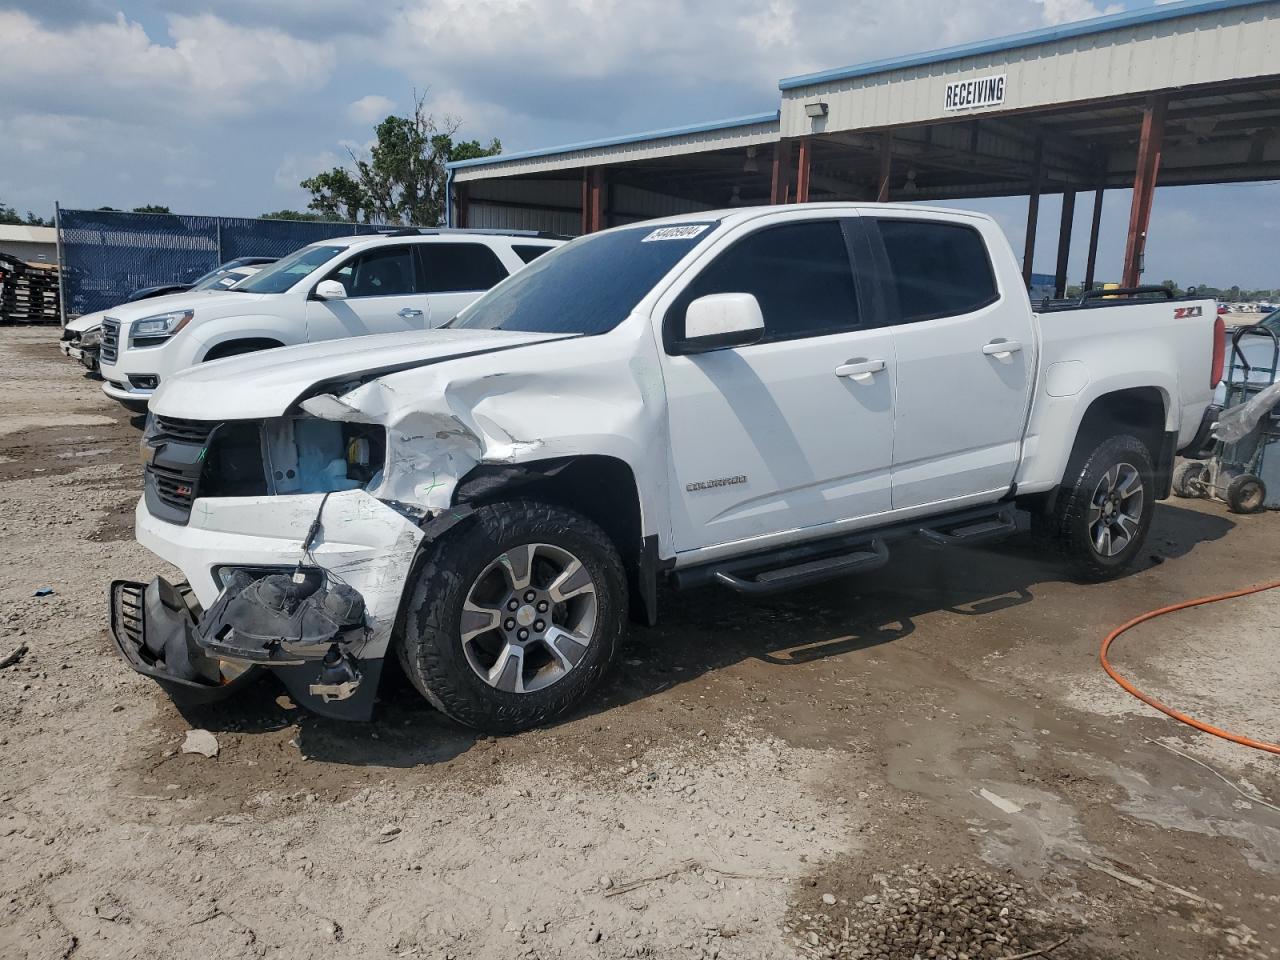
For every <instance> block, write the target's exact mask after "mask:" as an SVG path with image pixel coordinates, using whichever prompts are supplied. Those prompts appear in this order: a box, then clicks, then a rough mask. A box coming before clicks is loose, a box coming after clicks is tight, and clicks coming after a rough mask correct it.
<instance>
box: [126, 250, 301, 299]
mask: <svg viewBox="0 0 1280 960" xmlns="http://www.w3.org/2000/svg"><path fill="white" fill-rule="evenodd" d="M277 259H278V258H277V257H238V258H237V259H235V260H228V261H227V262H226V263H224V264H222V265H221V266H217V267H214V268H213V269H212V270H210V271H209V272H208V273H206V274H202V275H201V276H199V277H196V279H194V280H192V281H191V282H190V283H161V284H157V285H156V286H154V287H139V288H138V289H137V290H135V291H133V293H131V294H129V296H127V297H125V298H124V300H123V301H122V302H123V303H133V302H134V301H135V300H150V299H152V298H154V297H167V296H168V295H169V294H171V293H182V292H183V291H185V290H206V289H208V288H209V287H210V286H211V285H212V284H214V283H216V282H217V281H218V280H220V279H223V278H225V277H226V276H227V275H228V274H230V273H231V271H232V270H235V269H236V268H237V267H263V266H265V265H266V264H268V263H275V262H276V260H277ZM243 279H244V278H243V277H238V278H237V280H243ZM235 282H236V280H232V281H231V283H235ZM231 283H225V284H222V286H223V287H224V288H225V287H229V286H231Z"/></svg>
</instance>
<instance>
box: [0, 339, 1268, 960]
mask: <svg viewBox="0 0 1280 960" xmlns="http://www.w3.org/2000/svg"><path fill="white" fill-rule="evenodd" d="M56 337H57V331H56V330H51V329H47V328H46V329H21V328H17V329H0V370H3V372H4V376H3V377H0V410H3V411H4V414H3V417H0V657H3V656H4V655H6V654H8V653H10V652H11V651H13V650H15V649H17V648H19V647H20V646H23V645H25V646H26V647H28V648H29V649H28V650H27V652H26V654H25V655H24V656H23V657H22V659H21V660H20V661H19V662H18V663H17V664H16V665H13V666H8V667H6V668H4V669H0V863H3V867H2V868H0V895H2V897H3V902H2V903H0V957H4V958H19V957H32V958H50V957H54V958H56V957H105V958H126V957H157V956H166V957H191V958H206V957H212V956H217V957H221V958H226V960H232V958H239V957H271V958H309V957H318V956H324V957H329V958H334V960H340V958H348V957H350V958H360V960H369V958H377V957H431V958H449V957H451V958H457V960H462V958H511V957H541V958H578V957H588V958H591V957H599V958H621V957H660V958H666V957H721V958H765V957H770V958H772V957H792V956H794V957H806V958H808V957H823V956H838V957H875V958H889V960H897V958H912V957H915V956H917V955H918V956H921V957H947V956H951V957H966V956H967V957H970V958H971V960H978V958H991V957H1014V956H1019V955H1021V956H1029V955H1032V954H1034V952H1035V951H1045V950H1046V949H1047V948H1050V947H1053V949H1052V950H1051V951H1049V952H1042V953H1040V954H1038V955H1040V956H1049V957H1050V958H1051V960H1082V958H1108V960H1110V958H1162V960H1167V958H1196V960H1199V958H1217V957H1221V958H1229V960H1251V958H1268V957H1276V956H1280V931H1278V930H1277V924H1278V923H1280V806H1275V805H1274V804H1280V758H1277V757H1274V756H1269V755H1266V754H1263V753H1260V752H1256V751H1251V750H1248V749H1245V748H1243V747H1236V746H1234V745H1231V744H1228V743H1225V742H1223V741H1219V740H1215V739H1213V738H1211V737H1208V736H1205V735H1201V734H1198V733H1195V732H1194V731H1192V730H1191V729H1190V728H1187V727H1185V726H1182V725H1180V724H1177V723H1175V722H1173V721H1171V720H1168V719H1166V718H1165V717H1163V716H1161V715H1159V714H1157V713H1155V712H1154V711H1151V710H1150V709H1148V708H1147V707H1145V706H1144V705H1143V704H1141V703H1139V702H1138V701H1137V700H1135V699H1133V698H1131V697H1129V696H1127V695H1126V694H1124V693H1123V692H1122V691H1121V690H1120V689H1119V688H1118V687H1117V686H1115V685H1114V684H1113V683H1112V682H1111V681H1110V680H1109V679H1108V678H1107V677H1106V676H1105V675H1104V674H1103V673H1102V672H1101V670H1100V669H1099V668H1098V664H1097V649H1098V643H1099V641H1100V638H1101V637H1102V635H1103V634H1105V632H1106V631H1107V629H1108V628H1110V627H1111V626H1113V625H1115V624H1117V623H1119V622H1121V621H1123V620H1125V619H1127V618H1129V617H1131V616H1133V615H1135V614H1137V613H1139V612H1142V611H1144V610H1147V609H1149V608H1152V607H1155V606H1158V605H1163V604H1166V603H1169V602H1172V601H1175V600H1178V599H1183V598H1187V597H1193V596H1199V595H1202V594H1207V593H1213V592H1218V591H1222V590H1227V589H1230V588H1235V587H1238V586H1242V585H1246V584H1251V583H1255V582H1259V581H1262V580H1265V579H1274V578H1276V577H1277V576H1278V575H1280V563H1278V562H1277V553H1276V544H1277V535H1278V534H1280V516H1276V515H1274V514H1269V515H1263V516H1255V517H1237V516H1232V515H1230V514H1228V513H1227V512H1226V509H1225V507H1223V506H1222V505H1221V504H1216V503H1201V502H1196V503H1190V502H1187V501H1172V502H1169V503H1166V504H1163V505H1161V506H1160V508H1159V510H1158V512H1157V515H1156V519H1155V525H1154V528H1153V535H1152V538H1151V540H1150V542H1149V554H1150V556H1149V559H1148V560H1147V561H1145V562H1144V563H1143V565H1142V569H1140V570H1139V571H1138V572H1136V573H1134V574H1132V575H1131V576H1128V577H1126V578H1124V579H1122V580H1119V581H1117V582H1115V583H1111V584H1107V585H1103V586H1081V585H1076V584H1073V583H1070V582H1067V581H1066V580H1064V579H1063V577H1062V574H1061V572H1060V570H1059V569H1058V567H1056V566H1055V565H1054V564H1053V563H1052V562H1051V561H1049V559H1048V558H1045V557H1043V556H1041V555H1040V554H1039V553H1037V551H1036V549H1035V548H1034V546H1033V545H1032V544H1031V542H1030V540H1029V539H1027V538H1025V537H1017V538H1014V539H1012V540H1010V541H1007V542H1005V543H1003V544H998V545H995V546H993V547H992V548H990V549H989V550H981V551H979V550H967V551H940V552H938V551H931V550H930V549H928V548H927V547H925V546H923V545H921V546H919V547H914V546H908V547H904V548H903V549H902V550H900V551H899V552H898V554H897V556H896V558H895V561H894V562H893V563H891V564H890V565H889V566H888V567H887V568H885V569H883V570H881V571H877V572H876V573H874V574H870V575H867V576H863V577H860V578H857V579H850V580H847V581H841V582H835V583H832V584H828V585H826V586H823V587H819V588H813V589H809V590H806V591H803V592H800V593H796V594H793V595H790V596H785V597H783V598H781V599H775V600H770V601H768V602H757V603H748V602H744V601H743V600H741V599H738V598H736V597H734V596H732V595H728V594H725V593H720V592H702V593H690V594H685V595H678V596H672V597H667V598H664V599H665V606H664V617H663V622H662V624H661V625H660V626H659V627H658V628H656V629H652V630H639V629H635V630H633V631H632V633H631V637H630V640H629V642H628V644H627V646H626V648H625V650H624V651H623V656H622V658H621V660H620V662H619V663H618V665H617V668H616V669H615V670H614V671H613V673H612V674H611V676H610V678H609V680H608V681H607V683H606V684H605V686H604V688H603V689H602V690H601V691H600V692H599V693H598V694H597V695H596V696H595V697H594V698H593V699H592V700H591V701H590V703H589V704H587V705H586V706H585V707H584V708H583V709H582V710H581V711H579V712H578V713H576V714H575V715H573V716H572V717H570V718H569V719H567V720H565V721H564V722H562V723H558V724H556V725H555V726H553V727H551V728H548V729H542V730H536V731H533V732H529V733H526V734H522V735H520V736H516V737H510V738H506V739H500V740H494V739H487V738H477V737H476V736H474V735H473V734H470V733H468V732H467V731H465V730H462V729H459V728H458V727H456V726H454V725H452V724H450V723H448V722H446V721H445V720H444V719H443V718H441V717H440V716H439V715H438V714H436V713H434V712H433V711H432V710H431V709H430V708H428V707H427V706H426V705H425V704H423V703H422V702H420V701H419V700H418V699H417V698H416V696H415V695H414V694H413V693H412V692H411V690H410V689H409V688H408V686H407V684H406V683H405V681H404V680H403V679H402V678H400V677H398V676H392V677H390V678H389V679H387V680H386V681H385V683H384V687H383V691H382V703H381V704H380V706H379V710H378V713H377V717H376V719H375V721H374V722H373V723H371V724H364V725H352V724H341V723H336V722H330V721H325V720H320V719H317V718H315V717H313V716H309V715H307V714H304V713H302V712H301V711H300V710H298V709H295V708H293V706H292V704H291V703H290V701H289V700H288V699H287V698H286V697H284V696H282V694H281V691H280V690H279V689H277V688H274V687H272V686H270V685H269V684H266V683H264V684H261V685H259V686H257V687H255V688H253V689H252V690H250V691H249V692H247V693H246V694H245V695H244V696H243V697H242V698H241V699H238V700H235V701H232V702H230V703H224V704H222V705H220V706H218V707H216V708H206V709H204V710H202V711H200V712H188V713H187V715H183V714H182V713H180V712H179V711H178V710H177V709H175V707H174V706H173V704H172V702H171V701H170V700H169V699H168V698H167V697H166V696H165V695H164V694H163V693H162V692H161V691H160V689H159V688H157V687H156V686H155V685H154V684H152V683H151V682H150V681H148V680H146V679H144V678H141V677H139V676H136V675H135V674H133V673H132V672H130V671H129V670H128V669H127V668H126V667H125V665H124V664H123V663H122V662H121V661H120V660H119V659H118V658H117V657H116V655H115V654H114V652H113V650H112V646H111V642H110V640H109V638H108V636H107V633H106V630H105V626H106V612H107V611H106V602H105V588H106V585H107V583H108V581H110V580H111V579H113V578H117V577H131V578H137V579H149V578H150V577H152V576H154V575H157V574H162V573H166V572H168V573H170V574H172V571H167V570H166V568H165V566H164V564H162V563H161V562H160V561H159V560H157V559H155V558H154V557H152V556H151V555H149V554H148V553H146V552H145V551H144V550H142V549H141V548H140V547H138V546H137V545H136V544H135V543H134V542H133V539H132V511H133V505H134V503H135V501H136V498H137V495H138V491H139V487H140V467H139V461H138V436H139V426H140V424H139V423H138V421H137V419H136V418H134V419H132V420H131V418H130V417H129V416H128V415H126V414H125V413H123V412H122V411H121V410H120V409H119V408H117V407H116V406H115V405H114V404H112V403H110V402H109V401H107V400H106V399H105V398H103V397H102V396H101V394H100V392H99V389H98V385H97V384H96V383H95V382H93V381H91V380H89V379H86V378H85V377H84V376H83V373H82V371H80V370H79V369H78V368H77V367H76V366H74V365H73V364H72V363H70V362H69V361H67V360H66V359H65V358H63V357H62V356H61V355H60V354H58V353H57V352H56V350H55V346H54V344H55V340H56ZM42 588H50V589H52V591H53V592H52V594H49V595H47V596H36V595H35V594H36V592H37V591H40V590H42ZM1277 623H1280V591H1273V592H1271V593H1269V594H1262V595H1259V596H1255V597H1253V598H1250V599H1246V600H1240V601H1236V602H1233V603H1231V604H1220V605H1216V606H1213V607H1206V608H1202V609H1200V610H1197V611H1192V612H1189V613H1186V614H1182V615H1178V616H1176V617H1174V618H1165V619H1162V620H1160V621H1156V622H1154V623H1152V624H1149V625H1146V626H1144V627H1141V628H1139V629H1137V630H1135V631H1134V632H1133V633H1131V634H1128V635H1126V636H1125V638H1124V639H1123V640H1121V641H1120V644H1119V646H1118V647H1117V650H1116V653H1115V660H1116V661H1117V663H1118V665H1120V666H1121V668H1122V669H1124V670H1126V671H1127V672H1128V674H1129V675H1130V676H1131V677H1133V678H1135V679H1136V680H1138V681H1139V682H1140V684H1141V685H1143V686H1144V687H1145V688H1146V689H1148V690H1150V691H1151V692H1152V693H1154V694H1156V695H1157V696H1160V697H1165V698H1168V700H1170V701H1171V702H1173V703H1175V704H1178V705H1180V706H1184V707H1186V708H1188V709H1191V710H1192V711H1194V712H1195V713H1197V714H1198V715H1200V716H1203V717H1205V718H1207V719H1211V720H1213V721H1216V722H1220V723H1222V724H1225V725H1227V726H1229V727H1232V728H1234V729H1238V730H1241V731H1244V732H1248V733H1251V734H1253V735H1254V736H1257V737H1261V738H1264V739H1271V740H1275V739H1280V683H1278V682H1277V681H1278V680H1280V658H1278V657H1277V631H1276V624H1277ZM192 728H203V729H207V730H209V731H211V732H212V733H213V734H214V735H215V736H216V737H217V741H218V745H219V752H218V754H217V756H216V757H215V758H205V757H203V756H200V755H195V754H184V753H181V752H179V748H180V746H181V744H182V742H183V738H184V736H185V734H186V732H187V731H188V730H190V729H192ZM1174 751H1179V752H1174ZM1264 798H1269V799H1270V803H1271V804H1273V805H1271V806H1268V805H1267V802H1266V800H1265V799H1264ZM1055 944H1056V946H1055ZM1028 952H1032V954H1029V953H1028Z"/></svg>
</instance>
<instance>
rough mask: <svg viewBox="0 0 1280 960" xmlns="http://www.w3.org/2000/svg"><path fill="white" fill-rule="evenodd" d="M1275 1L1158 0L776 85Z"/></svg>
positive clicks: (898, 67) (826, 80) (897, 67)
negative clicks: (1175, 0) (1173, 0)
mask: <svg viewBox="0 0 1280 960" xmlns="http://www.w3.org/2000/svg"><path fill="white" fill-rule="evenodd" d="M1275 2H1276V0H1181V2H1178V3H1162V4H1157V5H1156V6H1154V7H1148V8H1146V9H1143V10H1131V11H1126V12H1124V13H1113V14H1110V15H1108V16H1105V17H1095V18H1093V19H1092V20H1078V21H1076V22H1074V23H1064V24H1061V25H1060V26H1056V27H1047V28H1045V29H1043V30H1031V31H1028V32H1027V33H1018V34H1014V35H1013V36H1011V37H998V38H996V39H994V40H981V41H978V42H977V43H966V44H961V45H960V46H956V47H945V48H943V49H941V50H930V51H928V52H926V53H914V54H910V55H908V56H905V57H893V58H890V59H887V60H873V61H871V62H870V63H862V64H858V65H856V66H852V67H842V68H839V69H836V70H823V71H822V72H821V73H807V74H804V75H802V76H798V77H787V78H786V79H784V80H780V81H778V89H779V90H793V89H795V88H796V87H809V86H813V85H814V84H817V83H829V82H830V81H832V80H849V79H851V78H853V77H865V76H868V75H870V74H873V73H884V72H886V71H889V70H901V69H903V68H904V67H919V66H924V65H925V64H930V63H942V62H943V61H946V60H956V59H959V58H960V57H972V56H978V55H981V54H987V53H1000V52H1001V51H1004V50H1017V49H1018V48H1020V47H1030V46H1035V45H1036V44H1040V43H1050V42H1052V41H1054V40H1066V39H1069V38H1071V37H1084V36H1089V35H1090V34H1095V33H1104V32H1106V31H1108V30H1118V29H1122V28H1124V27H1133V26H1138V25H1140V24H1144V23H1157V22H1159V21H1161V20H1173V19H1176V18H1178V17H1188V16H1192V15H1193V14H1197V13H1212V12H1214V11H1216V10H1230V9H1232V8H1233V7H1252V6H1261V5H1263V4H1267V3H1275Z"/></svg>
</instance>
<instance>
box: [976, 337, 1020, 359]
mask: <svg viewBox="0 0 1280 960" xmlns="http://www.w3.org/2000/svg"><path fill="white" fill-rule="evenodd" d="M1021 349H1022V341H1020V340H992V341H991V342H990V343H988V344H987V345H986V346H984V347H983V348H982V352H983V353H985V354H986V355H987V356H988V357H995V358H996V359H997V360H1005V359H1007V358H1008V357H1011V356H1013V355H1014V354H1015V353H1017V352H1018V351H1019V350H1021Z"/></svg>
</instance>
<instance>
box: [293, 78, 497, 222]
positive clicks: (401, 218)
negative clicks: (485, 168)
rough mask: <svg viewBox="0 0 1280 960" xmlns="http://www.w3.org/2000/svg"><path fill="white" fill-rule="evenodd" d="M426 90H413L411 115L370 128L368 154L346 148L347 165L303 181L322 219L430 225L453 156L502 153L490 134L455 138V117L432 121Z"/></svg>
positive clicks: (438, 216)
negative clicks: (482, 138)
mask: <svg viewBox="0 0 1280 960" xmlns="http://www.w3.org/2000/svg"><path fill="white" fill-rule="evenodd" d="M425 102H426V95H425V94H423V95H421V96H419V95H418V94H416V93H415V94H414V99H413V116H411V117H397V116H390V117H387V118H386V119H385V120H383V121H382V122H381V123H379V124H378V125H377V126H376V127H375V128H374V134H375V136H376V143H375V144H374V146H373V148H372V149H371V150H370V151H369V155H368V157H359V156H357V155H356V154H355V153H354V152H352V153H351V167H350V168H348V167H334V168H333V169H332V170H327V171H325V172H323V173H318V174H316V175H315V176H314V177H308V178H307V179H306V180H303V181H302V189H304V190H308V191H310V193H311V201H310V202H309V203H308V204H307V206H308V208H309V209H311V210H314V211H315V212H316V213H318V214H320V215H321V216H322V217H325V218H335V219H342V220H356V221H363V222H366V223H387V224H418V225H421V226H435V225H436V224H439V223H442V222H443V221H444V216H445V209H446V205H447V203H448V197H447V196H446V191H447V184H448V171H446V170H445V164H446V163H449V162H451V161H454V160H471V159H474V158H476V157H491V156H494V155H495V154H499V153H501V152H502V144H501V143H500V142H499V141H498V140H497V139H496V138H495V139H493V140H490V141H489V143H488V144H487V145H486V144H481V143H480V141H478V140H463V141H457V142H455V141H454V139H453V138H454V135H455V134H456V133H457V132H458V129H459V128H460V127H461V126H462V121H461V120H460V119H458V118H457V117H444V118H442V119H440V120H437V119H436V118H435V117H434V116H432V115H431V114H430V113H428V112H427V110H426V106H425Z"/></svg>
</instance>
